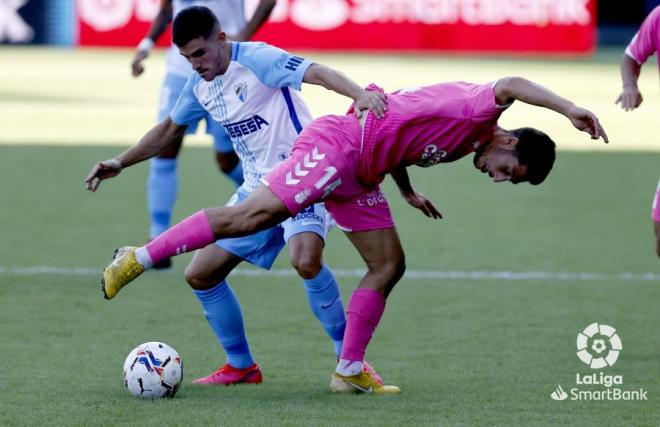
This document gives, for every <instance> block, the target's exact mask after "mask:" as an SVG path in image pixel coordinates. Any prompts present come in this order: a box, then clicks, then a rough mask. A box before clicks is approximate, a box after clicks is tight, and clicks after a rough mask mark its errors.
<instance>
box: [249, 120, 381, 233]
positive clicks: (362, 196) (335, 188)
mask: <svg viewBox="0 0 660 427" xmlns="http://www.w3.org/2000/svg"><path fill="white" fill-rule="evenodd" d="M361 138H362V128H361V127H360V125H359V123H358V121H357V119H356V118H355V117H354V116H350V115H347V116H325V117H321V118H320V119H318V120H315V121H314V122H313V123H312V124H310V125H309V126H307V127H306V128H305V129H304V130H303V131H302V133H301V134H300V135H299V136H298V139H296V142H295V144H294V145H293V150H292V152H291V156H289V158H288V159H287V160H286V161H284V162H282V163H281V164H280V165H279V166H277V167H276V168H275V169H273V170H272V171H271V172H270V173H269V174H268V175H267V176H266V177H264V178H263V180H262V181H263V182H264V184H266V185H267V186H268V188H270V190H271V191H272V192H273V193H274V194H275V195H276V196H277V197H278V198H279V199H280V200H281V201H282V203H284V205H285V206H286V207H287V209H288V210H289V212H290V213H291V215H292V216H295V215H296V214H297V213H298V212H300V211H301V210H302V209H304V208H305V207H307V206H310V205H312V204H314V203H317V202H320V201H323V202H325V207H326V209H327V210H328V211H329V212H330V213H331V214H332V216H333V218H334V219H335V221H336V222H337V225H338V226H339V227H340V228H341V229H342V230H344V231H351V232H357V231H368V230H380V229H385V228H392V227H394V219H393V218H392V212H391V211H390V207H389V205H388V203H387V199H386V198H385V195H384V194H383V193H382V192H381V191H380V188H379V187H378V186H377V185H376V186H365V185H363V184H362V183H360V182H359V180H358V178H357V176H356V174H357V170H358V159H359V156H360V142H361Z"/></svg>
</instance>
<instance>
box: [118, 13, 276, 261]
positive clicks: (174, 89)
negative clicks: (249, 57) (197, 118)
mask: <svg viewBox="0 0 660 427" xmlns="http://www.w3.org/2000/svg"><path fill="white" fill-rule="evenodd" d="M243 3H244V1H243V0H162V2H161V6H160V9H159V11H158V14H157V15H156V17H155V19H154V21H153V22H152V24H151V27H150V28H149V32H148V33H147V35H146V37H145V38H144V39H143V40H142V41H141V42H140V44H139V45H138V48H137V51H136V53H135V56H134V58H133V61H132V63H131V68H132V71H133V75H134V76H135V77H137V76H139V75H141V74H142V72H143V71H144V66H143V61H144V60H145V59H146V58H147V56H148V55H149V52H150V50H151V48H152V47H153V45H154V43H155V41H156V40H157V39H158V38H159V37H160V36H161V34H162V33H163V32H164V31H165V29H166V28H167V25H168V24H169V23H170V22H171V21H172V19H173V17H174V16H176V15H177V14H178V13H179V12H180V11H181V10H183V9H184V8H186V7H190V6H205V7H208V8H209V9H210V10H211V11H212V12H213V13H214V14H215V15H216V17H217V18H218V20H219V21H220V22H221V25H222V27H223V29H224V30H225V31H226V32H227V34H229V35H230V37H231V39H232V40H237V41H245V40H249V39H250V38H251V37H252V36H253V35H254V33H255V32H256V31H257V30H258V29H259V27H260V26H261V25H262V24H263V23H264V22H265V21H266V19H267V18H268V16H269V15H270V12H271V11H272V9H273V7H274V6H275V0H261V1H260V3H259V5H258V7H257V9H256V11H255V13H254V15H253V16H252V18H251V19H250V21H249V22H247V21H246V19H245V11H244V7H245V6H244V4H243ZM191 72H192V70H191V68H190V64H189V63H188V61H186V59H185V58H184V57H182V56H181V55H180V54H179V50H178V49H177V48H176V46H174V45H172V46H171V47H170V48H169V49H168V51H167V71H166V74H165V79H164V81H163V84H162V87H161V92H160V100H159V103H158V122H161V121H162V120H164V119H165V118H166V117H167V116H168V115H169V113H170V111H172V108H174V104H175V103H176V100H177V99H178V98H179V93H180V92H181V90H182V89H183V86H184V85H185V83H186V80H187V79H188V77H189V76H190V74H191ZM202 119H204V120H205V122H206V132H207V133H208V134H209V135H211V136H212V137H213V147H214V150H215V158H216V162H217V164H218V166H219V168H220V170H221V171H222V172H223V173H225V174H226V175H227V176H228V177H229V178H230V179H231V180H232V181H233V182H234V183H235V184H236V185H237V186H238V185H241V183H242V182H243V168H242V167H241V163H240V161H239V158H238V157H237V156H236V154H235V153H234V150H233V147H232V143H231V140H230V139H229V137H228V136H227V133H226V131H225V130H224V129H223V128H222V126H220V125H219V124H218V123H217V122H215V121H214V120H212V119H211V118H210V117H208V116H207V117H203V118H202ZM197 124H198V123H191V125H190V126H188V131H187V132H186V133H187V134H193V133H195V131H196V130H197ZM182 140H183V137H181V138H179V139H178V140H177V141H176V142H175V143H174V144H172V146H170V147H168V148H166V149H165V150H164V151H163V152H162V153H160V154H159V155H158V156H157V157H155V158H153V159H152V160H151V165H150V171H149V177H148V179H147V204H148V206H149V213H150V220H151V229H150V231H149V236H150V237H151V238H153V237H156V236H157V235H159V234H160V233H162V232H163V231H164V230H166V229H167V228H168V227H169V226H170V217H171V214H172V210H173V208H174V203H175V201H176V193H177V171H176V167H177V163H176V157H177V155H178V153H179V150H180V148H181V143H182ZM170 265H171V261H170V260H169V259H167V260H165V261H164V262H162V263H160V264H159V265H158V266H157V267H159V268H168V267H169V266H170Z"/></svg>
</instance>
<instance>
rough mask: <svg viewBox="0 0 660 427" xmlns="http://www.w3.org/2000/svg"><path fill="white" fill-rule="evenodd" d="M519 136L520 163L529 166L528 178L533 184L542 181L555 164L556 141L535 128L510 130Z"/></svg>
mask: <svg viewBox="0 0 660 427" xmlns="http://www.w3.org/2000/svg"><path fill="white" fill-rule="evenodd" d="M509 132H510V133H511V134H513V136H515V137H516V138H518V143H517V144H516V149H515V155H516V157H517V158H518V162H519V163H520V165H526V166H527V179H528V180H529V183H530V184H532V185H538V184H540V183H542V182H543V181H544V180H545V178H546V177H547V176H548V174H549V173H550V170H551V169H552V166H553V165H554V164H555V143H554V141H553V140H552V139H550V137H549V136H548V135H546V134H545V133H543V132H541V131H540V130H538V129H534V128H519V129H514V130H511V131H509Z"/></svg>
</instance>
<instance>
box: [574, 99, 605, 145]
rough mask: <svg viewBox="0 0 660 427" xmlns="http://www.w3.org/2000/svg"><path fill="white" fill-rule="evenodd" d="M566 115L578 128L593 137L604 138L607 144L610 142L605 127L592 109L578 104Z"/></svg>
mask: <svg viewBox="0 0 660 427" xmlns="http://www.w3.org/2000/svg"><path fill="white" fill-rule="evenodd" d="M566 116H567V117H568V119H569V120H570V121H571V123H573V126H575V128H576V129H578V130H581V131H583V132H586V133H588V134H589V135H591V139H598V138H603V141H605V143H606V144H607V143H608V142H610V140H609V139H608V138H607V134H606V133H605V129H603V126H601V124H600V121H598V117H596V115H595V114H594V113H592V112H591V111H589V110H585V109H584V108H581V107H577V106H576V107H573V108H572V109H571V110H570V111H569V112H568V114H567V115H566Z"/></svg>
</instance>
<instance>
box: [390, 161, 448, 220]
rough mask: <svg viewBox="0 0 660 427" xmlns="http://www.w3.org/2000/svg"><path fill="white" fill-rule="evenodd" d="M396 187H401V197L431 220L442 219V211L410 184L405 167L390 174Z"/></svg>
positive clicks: (400, 167) (399, 167) (398, 168)
mask: <svg viewBox="0 0 660 427" xmlns="http://www.w3.org/2000/svg"><path fill="white" fill-rule="evenodd" d="M390 175H392V178H393V179H394V182H395V183H396V186H397V187H399V191H400V192H401V196H402V197H403V198H404V199H405V200H406V202H408V204H409V205H410V206H412V207H414V208H417V209H419V210H420V211H422V212H423V213H424V215H426V216H427V217H429V218H436V219H442V214H441V213H440V211H439V210H438V209H437V208H436V207H435V206H434V205H433V203H431V201H430V200H429V199H427V198H426V196H425V195H424V194H422V193H419V192H417V191H415V189H414V188H413V187H412V184H411V183H410V177H409V176H408V170H407V169H406V167H405V166H403V165H399V166H398V167H397V168H395V169H394V170H392V172H390Z"/></svg>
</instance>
